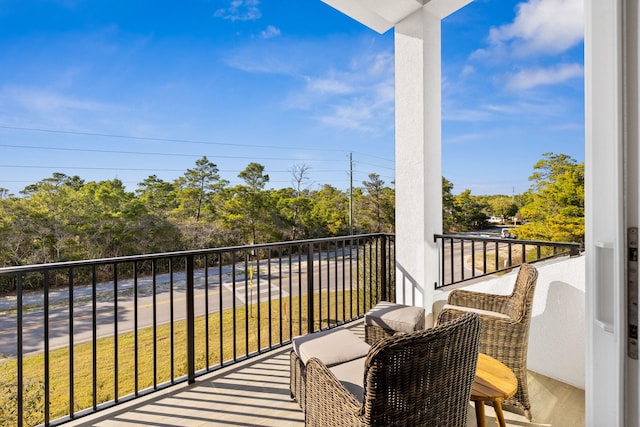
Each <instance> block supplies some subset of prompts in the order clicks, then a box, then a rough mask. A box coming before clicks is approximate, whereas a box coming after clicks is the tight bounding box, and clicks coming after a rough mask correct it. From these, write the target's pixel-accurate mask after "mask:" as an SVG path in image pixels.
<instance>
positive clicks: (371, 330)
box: [364, 325, 396, 345]
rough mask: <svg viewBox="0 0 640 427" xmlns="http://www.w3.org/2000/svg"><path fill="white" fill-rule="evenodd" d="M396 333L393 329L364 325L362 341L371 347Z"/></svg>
mask: <svg viewBox="0 0 640 427" xmlns="http://www.w3.org/2000/svg"><path fill="white" fill-rule="evenodd" d="M395 333H396V331H394V330H393V329H384V328H381V327H380V326H375V325H364V340H365V342H366V343H367V344H369V345H373V344H375V343H376V342H378V341H380V340H381V339H383V338H388V337H391V336H393V334H395Z"/></svg>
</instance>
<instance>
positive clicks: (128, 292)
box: [0, 255, 355, 357]
mask: <svg viewBox="0 0 640 427" xmlns="http://www.w3.org/2000/svg"><path fill="white" fill-rule="evenodd" d="M296 261H297V260H296ZM318 263H319V264H320V266H319V269H318ZM306 264H307V262H306V259H305V258H303V259H302V264H301V268H299V265H298V264H297V263H295V264H293V265H292V268H291V271H289V265H288V263H282V265H281V264H279V262H278V261H277V260H274V261H272V262H271V269H270V270H269V266H268V264H267V262H266V261H263V262H261V263H260V267H259V269H258V268H257V266H255V264H254V267H253V269H254V274H253V276H252V278H251V279H249V275H248V272H245V265H244V263H238V264H237V265H236V269H235V288H234V280H233V269H232V267H231V266H226V267H224V268H223V271H222V275H221V276H220V274H219V270H218V268H217V267H216V268H210V269H209V272H208V276H209V277H208V278H209V287H208V290H205V270H204V269H202V270H198V271H196V273H195V276H196V277H195V311H196V316H202V315H204V314H205V300H206V299H207V295H208V301H209V313H216V312H218V311H219V310H220V299H221V298H222V308H223V309H227V308H231V307H232V306H233V303H234V299H235V304H236V307H242V306H244V305H245V304H246V303H247V302H249V303H250V304H252V303H256V302H257V301H267V300H268V298H269V296H271V298H273V299H277V298H279V297H280V295H282V297H287V296H289V295H292V296H296V295H298V293H299V292H298V283H299V281H301V283H302V286H301V290H302V293H303V294H304V293H306V281H307V276H306ZM353 265H354V266H355V261H354V264H353ZM328 268H329V269H330V270H329V274H328V273H327V269H328ZM281 269H282V271H280V270H281ZM336 269H337V270H338V280H342V271H343V270H342V256H341V255H340V256H339V257H338V260H335V261H334V260H332V261H331V262H330V263H327V261H326V259H323V260H322V262H319V261H318V259H316V260H315V262H314V271H315V274H314V283H315V288H316V289H317V288H318V284H319V283H321V285H322V289H326V288H327V286H328V285H329V286H331V287H332V289H333V286H335V285H334V281H335V274H334V273H335V270H336ZM258 270H259V271H258ZM300 270H302V271H300ZM269 271H270V272H271V277H272V280H271V285H270V286H269V280H268V275H269ZM319 275H321V280H320V277H319ZM245 277H246V278H247V279H245ZM279 277H281V279H279ZM349 278H350V275H349V271H348V264H347V265H345V280H346V281H348V280H349ZM290 279H291V289H289V280H290ZM185 283H186V281H185V277H184V274H183V273H174V281H173V286H171V282H170V276H169V275H168V274H162V275H157V276H156V295H155V300H156V303H155V307H156V310H155V319H156V320H155V322H156V324H157V325H161V324H164V323H168V322H170V321H171V318H173V320H174V321H178V320H182V319H184V318H185V314H186V291H185ZM280 285H282V289H280ZM171 289H173V291H172V290H171ZM172 292H173V296H172V295H171V293H172ZM96 294H97V303H96V319H97V321H96V335H97V336H98V337H108V336H113V335H114V334H115V333H118V334H120V333H124V332H130V331H132V330H134V328H135V327H136V319H135V313H136V307H137V328H138V329H141V328H145V327H150V326H152V325H153V323H154V295H153V281H152V278H151V277H145V278H140V279H139V280H138V297H137V299H136V298H135V297H134V286H133V280H122V281H120V282H119V283H118V298H117V304H114V297H113V296H114V290H113V283H101V284H99V285H98V286H97V292H96ZM73 301H74V303H73V332H74V333H73V340H74V344H78V343H80V342H87V341H90V340H91V339H92V338H93V304H92V287H91V286H75V287H74V295H73ZM136 301H137V303H136ZM171 301H173V304H171ZM116 305H117V307H116ZM23 307H24V314H23V328H22V329H23V351H24V352H25V353H34V352H41V351H43V350H44V341H45V340H44V329H45V328H44V318H45V314H44V309H43V295H42V293H41V292H39V293H37V292H34V293H27V294H25V295H24V296H23ZM172 310H173V313H172ZM116 312H117V320H118V321H117V322H114V313H116ZM48 318H49V346H50V348H52V349H53V348H61V347H67V346H69V344H70V338H69V336H70V334H69V324H70V321H69V318H70V313H69V293H68V290H55V291H52V292H50V294H49V316H48ZM116 327H117V329H116ZM16 331H17V316H16V299H15V297H3V298H0V355H1V356H0V357H11V356H15V355H16V354H17V334H16Z"/></svg>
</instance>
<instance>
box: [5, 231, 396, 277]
mask: <svg viewBox="0 0 640 427" xmlns="http://www.w3.org/2000/svg"><path fill="white" fill-rule="evenodd" d="M380 236H387V237H389V236H393V234H389V233H370V234H354V235H350V236H339V237H324V238H318V239H305V240H292V241H285V242H273V243H260V244H254V245H242V246H226V247H221V248H207V249H194V250H188V251H174V252H162V253H153V254H144V255H129V256H122V257H112V258H97V259H89V260H77V261H63V262H52V263H47V264H30V265H19V266H11V267H2V268H0V275H1V274H11V273H19V272H26V271H28V272H30V273H31V272H35V271H41V270H53V269H62V268H78V267H91V266H97V265H105V264H113V263H126V262H134V261H152V260H154V259H155V260H158V259H166V258H172V257H185V256H199V255H210V254H216V253H224V252H230V251H243V250H256V249H268V248H277V247H285V246H287V247H290V246H300V245H306V244H310V243H323V242H336V241H349V240H355V239H366V238H373V237H380Z"/></svg>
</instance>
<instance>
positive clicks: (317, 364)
mask: <svg viewBox="0 0 640 427" xmlns="http://www.w3.org/2000/svg"><path fill="white" fill-rule="evenodd" d="M306 377H307V379H306V386H305V390H306V400H305V417H306V423H305V425H306V426H317V427H325V426H337V425H344V426H346V425H349V426H351V425H352V426H361V425H364V423H363V422H362V418H361V412H362V410H363V407H362V404H361V403H360V402H358V400H357V399H356V398H355V397H354V396H353V395H352V394H351V393H349V392H348V391H347V390H346V389H345V388H344V386H343V385H342V384H341V383H340V381H338V379H337V378H336V377H335V375H333V373H332V372H331V371H330V370H329V368H327V367H326V366H325V365H324V364H323V363H322V362H321V361H320V360H318V359H316V358H315V357H312V358H311V359H309V360H308V361H307V368H306ZM363 378H364V373H363Z"/></svg>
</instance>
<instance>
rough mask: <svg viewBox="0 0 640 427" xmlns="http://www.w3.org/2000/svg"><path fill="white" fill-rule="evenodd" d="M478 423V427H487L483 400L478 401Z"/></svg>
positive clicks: (476, 402)
mask: <svg viewBox="0 0 640 427" xmlns="http://www.w3.org/2000/svg"><path fill="white" fill-rule="evenodd" d="M475 404H476V421H477V422H478V427H487V419H486V418H485V416H484V402H483V401H482V400H476V401H475Z"/></svg>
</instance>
